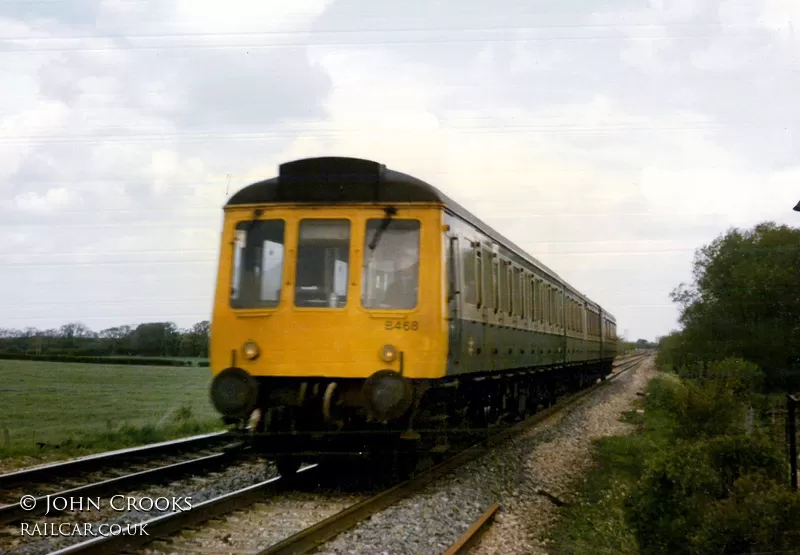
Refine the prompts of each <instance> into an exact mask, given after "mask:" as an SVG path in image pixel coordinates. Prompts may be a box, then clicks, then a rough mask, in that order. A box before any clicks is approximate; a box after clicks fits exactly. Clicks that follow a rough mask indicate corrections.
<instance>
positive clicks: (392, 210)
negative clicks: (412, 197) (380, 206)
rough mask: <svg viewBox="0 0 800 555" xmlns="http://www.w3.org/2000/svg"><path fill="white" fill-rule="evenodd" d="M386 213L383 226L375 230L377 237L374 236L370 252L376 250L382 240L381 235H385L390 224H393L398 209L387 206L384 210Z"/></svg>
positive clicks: (370, 243)
mask: <svg viewBox="0 0 800 555" xmlns="http://www.w3.org/2000/svg"><path fill="white" fill-rule="evenodd" d="M384 212H386V217H385V218H384V219H383V221H382V222H381V226H380V227H379V228H378V229H377V230H375V235H373V236H372V241H370V242H369V250H371V251H374V250H375V247H377V246H378V241H379V240H380V238H381V235H383V232H384V231H386V228H388V227H389V224H390V223H392V216H394V215H396V214H397V208H395V207H394V206H387V207H386V208H385V209H384Z"/></svg>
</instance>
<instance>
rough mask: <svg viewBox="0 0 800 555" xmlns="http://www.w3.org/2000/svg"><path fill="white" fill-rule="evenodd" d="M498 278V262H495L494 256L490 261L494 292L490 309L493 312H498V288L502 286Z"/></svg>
mask: <svg viewBox="0 0 800 555" xmlns="http://www.w3.org/2000/svg"><path fill="white" fill-rule="evenodd" d="M499 276H500V261H499V260H497V257H496V256H495V257H494V258H493V259H492V291H493V292H494V294H493V296H492V308H493V309H494V311H495V312H497V311H498V310H500V302H501V300H500V299H501V297H500V288H501V286H502V283H503V282H502V280H500V279H499Z"/></svg>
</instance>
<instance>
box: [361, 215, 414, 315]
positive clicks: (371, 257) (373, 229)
mask: <svg viewBox="0 0 800 555" xmlns="http://www.w3.org/2000/svg"><path fill="white" fill-rule="evenodd" d="M419 245H420V223H419V220H401V219H391V220H385V219H370V220H367V225H366V230H365V233H364V266H363V268H362V276H361V304H362V306H363V307H364V308H372V309H381V310H392V309H411V308H414V307H416V306H417V300H418V299H417V298H418V294H419V261H420V256H419Z"/></svg>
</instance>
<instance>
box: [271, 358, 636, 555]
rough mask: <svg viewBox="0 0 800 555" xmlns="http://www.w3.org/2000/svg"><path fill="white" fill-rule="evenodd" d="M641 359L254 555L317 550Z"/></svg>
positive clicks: (546, 416)
mask: <svg viewBox="0 0 800 555" xmlns="http://www.w3.org/2000/svg"><path fill="white" fill-rule="evenodd" d="M644 358H646V355H645V356H642V357H641V358H638V359H636V360H629V361H626V362H625V364H627V366H625V367H624V368H621V369H619V370H618V371H617V372H615V373H614V375H613V376H611V377H609V378H607V379H605V380H603V381H601V382H599V383H596V384H594V385H593V386H591V387H589V388H586V389H584V390H581V391H579V392H577V393H575V394H573V395H570V396H569V397H566V398H564V399H563V400H561V401H559V402H558V403H556V404H555V405H552V406H551V407H548V408H546V409H544V410H542V411H541V412H538V413H536V414H534V415H532V416H531V417H529V418H527V419H526V420H523V421H522V422H519V423H517V424H515V425H514V426H511V427H510V428H506V429H505V430H501V431H499V432H498V433H496V434H495V435H493V436H490V437H489V438H487V439H486V440H484V441H481V442H478V443H475V444H474V445H472V446H470V447H468V448H466V449H465V450H463V451H461V452H460V453H457V454H455V455H453V456H452V457H450V458H448V459H447V460H445V461H443V462H441V463H439V464H437V465H436V466H433V467H430V468H428V469H425V470H423V471H422V472H420V473H419V474H417V475H416V476H413V477H412V478H410V479H409V480H406V481H405V482H402V483H400V484H398V485H396V486H394V487H391V488H389V489H387V490H384V491H382V492H381V493H378V494H377V495H375V496H373V497H370V498H369V499H365V500H364V501H361V502H359V503H356V504H355V505H352V506H350V507H348V508H346V509H344V510H343V511H340V512H338V513H336V514H335V515H333V516H331V517H329V518H327V519H325V520H323V521H321V522H318V523H317V524H315V525H313V526H310V527H308V528H306V529H305V530H301V531H300V532H298V533H296V534H294V535H292V536H290V537H288V538H286V539H285V540H283V541H281V542H279V543H276V544H274V545H271V546H269V547H267V548H266V549H264V550H262V551H259V552H258V555H289V554H292V555H299V554H302V553H308V552H309V551H311V550H312V549H314V548H316V547H319V546H320V545H322V544H323V543H325V542H327V541H329V540H330V539H332V538H334V537H335V536H337V535H339V534H341V533H342V532H344V531H346V530H348V529H350V528H352V527H353V526H355V525H356V524H358V523H360V522H362V521H364V520H366V519H367V518H369V517H371V516H372V515H374V514H375V513H377V512H379V511H382V510H383V509H385V508H387V507H390V506H391V505H394V504H395V503H397V502H398V501H400V500H401V499H403V498H405V497H408V496H409V495H411V494H412V493H416V492H417V491H419V490H421V489H422V488H424V487H425V486H427V485H428V484H429V483H431V482H433V481H434V480H435V479H437V478H439V477H441V476H443V475H445V474H448V473H450V472H452V471H453V470H455V469H456V468H458V467H460V466H463V465H464V464H465V463H467V462H469V461H471V460H473V459H476V458H478V457H480V456H481V455H483V454H485V453H486V450H487V448H488V447H494V446H497V445H499V444H501V443H503V442H505V441H506V440H508V439H510V438H511V437H513V436H515V435H517V434H519V433H520V432H522V431H524V430H525V429H527V428H529V427H530V426H532V425H533V424H537V423H539V422H541V421H543V420H545V419H546V418H548V417H550V416H552V415H554V414H556V413H558V412H560V411H562V410H564V409H565V408H567V407H569V406H571V405H574V404H575V403H577V402H578V401H579V400H580V399H582V398H584V397H585V396H587V395H589V394H590V393H592V392H593V391H596V390H597V389H599V388H600V387H603V386H604V385H606V384H609V383H611V382H612V381H616V380H617V379H618V378H619V377H620V376H621V375H622V374H624V373H625V372H627V371H628V370H630V369H631V368H634V367H635V366H637V365H638V364H639V363H640V362H641V361H642V360H643V359H644Z"/></svg>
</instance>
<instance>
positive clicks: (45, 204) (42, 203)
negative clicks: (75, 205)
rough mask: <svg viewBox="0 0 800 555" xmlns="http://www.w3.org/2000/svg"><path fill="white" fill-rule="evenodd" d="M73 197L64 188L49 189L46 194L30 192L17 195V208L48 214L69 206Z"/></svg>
mask: <svg viewBox="0 0 800 555" xmlns="http://www.w3.org/2000/svg"><path fill="white" fill-rule="evenodd" d="M71 197H72V195H71V194H70V193H69V191H67V190H66V189H65V188H63V187H59V188H58V189H48V190H47V192H45V193H44V194H40V193H36V192H29V193H23V194H21V195H17V197H16V198H15V199H14V200H15V205H16V208H17V209H19V210H22V211H23V212H38V213H47V212H54V211H56V210H58V209H59V208H62V207H64V206H67V205H69V203H70V199H71Z"/></svg>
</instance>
